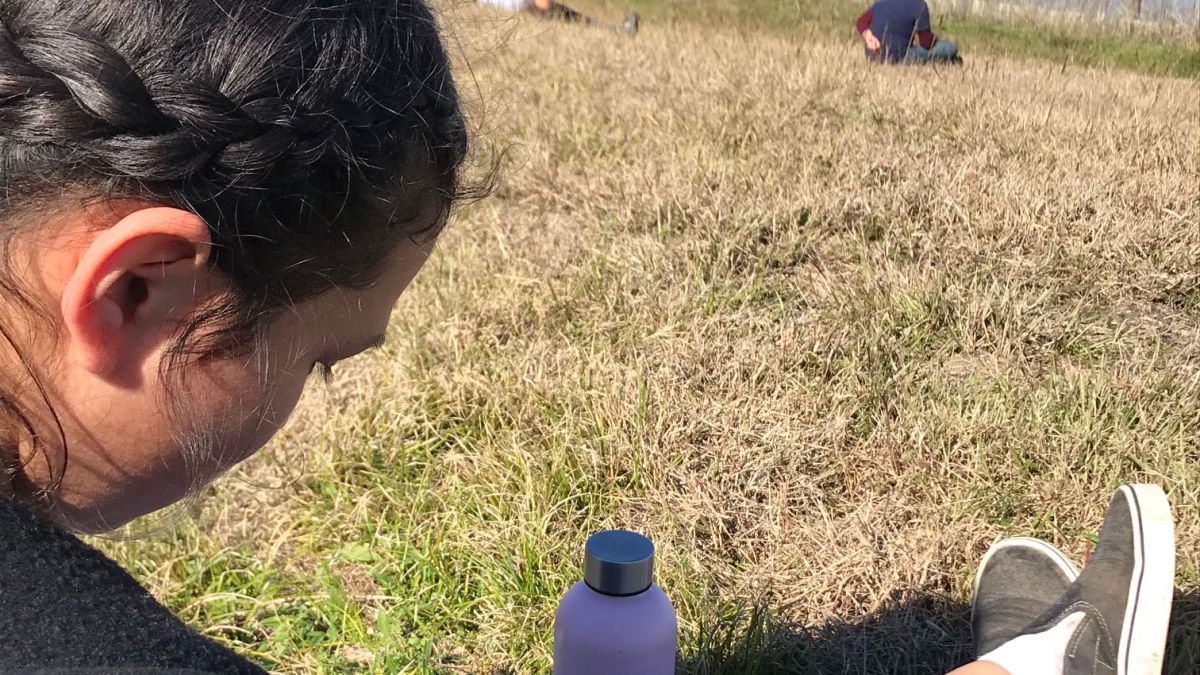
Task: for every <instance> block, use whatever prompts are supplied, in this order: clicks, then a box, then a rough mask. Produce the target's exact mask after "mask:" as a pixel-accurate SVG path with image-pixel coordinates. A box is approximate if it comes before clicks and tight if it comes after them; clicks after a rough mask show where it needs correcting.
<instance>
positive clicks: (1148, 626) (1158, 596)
mask: <svg viewBox="0 0 1200 675" xmlns="http://www.w3.org/2000/svg"><path fill="white" fill-rule="evenodd" d="M1120 492H1121V493H1122V494H1123V495H1124V496H1125V499H1126V502H1127V504H1128V506H1129V512H1130V514H1131V515H1132V516H1133V517H1132V518H1131V519H1130V520H1131V521H1132V522H1133V529H1134V533H1133V534H1134V543H1135V544H1136V548H1135V549H1134V563H1135V569H1134V573H1133V575H1132V578H1131V579H1130V582H1129V596H1130V598H1131V599H1132V602H1130V603H1129V604H1128V605H1126V607H1125V623H1124V626H1125V627H1126V629H1125V630H1124V631H1122V634H1121V644H1120V650H1119V651H1118V653H1117V664H1118V667H1117V673H1118V675H1159V674H1160V673H1162V662H1163V651H1164V650H1165V647H1166V642H1167V625H1168V624H1169V623H1170V620H1171V602H1172V601H1173V600H1174V596H1175V522H1174V520H1173V519H1172V517H1171V505H1170V503H1169V502H1167V496H1166V494H1164V493H1163V491H1162V488H1160V487H1158V486H1157V485H1123V486H1121V490H1120Z"/></svg>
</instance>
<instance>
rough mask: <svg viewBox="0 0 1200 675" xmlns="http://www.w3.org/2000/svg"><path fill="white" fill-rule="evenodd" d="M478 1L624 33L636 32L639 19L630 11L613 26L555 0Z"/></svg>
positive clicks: (636, 14) (514, 10)
mask: <svg viewBox="0 0 1200 675" xmlns="http://www.w3.org/2000/svg"><path fill="white" fill-rule="evenodd" d="M479 3H480V4H481V5H488V6H491V7H499V8H500V9H506V10H508V11H510V12H529V13H530V14H536V15H538V16H540V17H543V18H546V19H557V20H559V21H566V22H568V23H582V24H584V25H586V26H596V27H598V28H607V29H609V30H615V31H621V32H624V33H625V34H626V35H635V34H637V32H638V24H639V23H640V20H641V19H640V17H639V16H638V13H637V12H630V13H629V15H628V16H626V17H625V21H624V22H622V23H621V25H620V26H614V25H613V24H611V23H608V22H606V21H601V20H599V19H594V18H592V17H590V16H587V15H585V14H581V13H580V12H577V11H575V10H573V9H571V8H570V7H567V6H566V5H564V4H562V3H559V2H556V1H555V0H479Z"/></svg>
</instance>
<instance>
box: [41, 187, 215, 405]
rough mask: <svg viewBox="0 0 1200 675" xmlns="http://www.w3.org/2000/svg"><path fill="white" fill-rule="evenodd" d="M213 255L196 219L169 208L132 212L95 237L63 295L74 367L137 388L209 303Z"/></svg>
mask: <svg viewBox="0 0 1200 675" xmlns="http://www.w3.org/2000/svg"><path fill="white" fill-rule="evenodd" d="M211 248H212V244H211V240H210V238H209V234H208V228H207V227H206V226H205V225H204V223H203V222H202V221H201V220H200V218H199V217H198V216H196V215H195V214H192V213H188V212H186V211H182V210H179V209H173V208H166V207H153V208H146V209H139V210H137V211H133V212H131V213H129V214H128V215H126V216H124V217H123V218H121V219H120V220H119V221H117V222H116V223H115V224H113V225H112V226H111V227H108V228H107V229H104V230H102V231H100V232H99V233H98V234H96V235H95V238H94V239H93V240H92V242H91V243H90V244H88V245H87V247H86V249H85V250H84V251H83V253H82V254H81V256H80V257H79V259H78V262H77V263H76V264H75V267H74V269H73V270H72V271H71V273H70V276H69V279H68V281H67V284H66V286H65V287H64V289H63V295H62V306H61V310H62V314H63V320H64V324H65V325H66V328H67V333H68V336H69V339H70V345H69V346H68V353H69V354H70V355H71V357H72V358H73V360H74V361H75V362H77V363H79V364H80V365H82V366H83V367H85V368H87V369H88V370H89V371H91V372H93V373H95V374H97V375H101V376H104V377H106V378H109V379H113V380H123V381H126V382H128V383H130V384H132V383H133V382H134V381H135V380H136V378H139V377H140V374H141V371H142V368H141V366H142V362H143V361H144V360H145V359H146V358H147V357H149V356H150V355H151V354H152V353H154V351H155V349H156V348H157V347H159V346H161V345H162V343H163V342H164V341H165V340H167V339H170V337H172V336H173V334H174V331H175V330H176V329H177V328H178V326H179V323H180V322H181V321H182V320H183V319H184V318H185V317H186V316H187V314H188V313H190V312H191V311H192V310H193V309H195V307H196V306H197V304H199V302H201V301H202V300H203V299H204V297H206V296H207V294H208V292H209V288H210V286H211V277H212V274H211V273H210V272H209V270H208V261H209V254H210V252H211Z"/></svg>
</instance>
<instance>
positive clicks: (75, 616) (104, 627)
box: [0, 497, 265, 675]
mask: <svg viewBox="0 0 1200 675" xmlns="http://www.w3.org/2000/svg"><path fill="white" fill-rule="evenodd" d="M0 635H2V636H4V637H3V640H4V642H3V647H2V648H0V672H3V673H38V674H41V675H50V674H51V673H53V674H54V675H66V674H68V673H80V674H87V675H99V674H101V673H103V674H105V675H114V674H117V673H120V674H129V675H135V674H136V675H149V674H150V673H155V674H162V675H166V674H171V675H184V674H185V673H186V674H188V675H196V674H197V673H204V672H212V673H222V674H233V675H240V674H253V675H262V674H263V673H264V672H265V671H263V670H262V669H261V668H259V667H257V666H255V665H254V664H252V663H250V662H249V661H247V660H245V659H243V658H242V657H240V656H238V655H237V654H235V653H233V652H231V651H229V650H228V649H225V648H224V647H222V646H220V645H218V644H217V643H215V642H213V641H212V640H209V639H207V638H204V637H203V636H201V635H199V634H197V633H196V632H195V631H193V630H192V629H190V628H189V627H188V626H187V625H186V624H184V623H183V622H182V621H180V620H179V619H177V618H175V617H174V616H173V615H172V614H171V613H170V612H169V611H168V610H167V608H165V607H163V606H162V605H160V604H159V603H158V602H156V601H155V600H154V598H152V597H151V596H150V594H149V593H148V592H147V591H146V589H144V588H142V586H141V585H139V584H138V583H137V582H136V581H134V579H133V577H131V576H129V574H128V573H126V572H125V570H123V569H121V567H120V566H118V565H117V564H116V563H114V562H113V561H111V560H109V559H108V558H106V557H104V556H103V555H102V554H101V553H100V552H99V551H97V550H95V549H94V548H92V547H90V546H88V545H87V544H85V543H83V542H82V541H80V540H79V539H78V538H76V537H74V536H72V535H70V534H68V533H66V532H64V531H62V530H61V529H59V528H58V527H56V526H54V525H53V524H51V523H48V522H46V521H44V520H41V519H39V518H38V517H36V516H34V515H33V514H31V513H29V512H28V511H26V510H25V509H23V508H21V507H20V506H17V505H16V504H14V503H13V502H11V501H10V500H8V499H5V498H3V497H0Z"/></svg>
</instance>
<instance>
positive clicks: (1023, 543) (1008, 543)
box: [971, 537, 1079, 623]
mask: <svg viewBox="0 0 1200 675" xmlns="http://www.w3.org/2000/svg"><path fill="white" fill-rule="evenodd" d="M1014 546H1019V547H1022V548H1032V549H1037V550H1038V551H1041V552H1042V553H1044V554H1045V555H1046V557H1047V558H1050V559H1051V560H1052V561H1054V563H1055V564H1056V565H1058V568H1059V571H1061V572H1062V573H1063V576H1064V577H1066V578H1067V582H1068V583H1070V582H1072V581H1075V577H1078V576H1079V568H1077V567H1075V565H1074V564H1072V563H1071V561H1070V560H1068V559H1067V556H1065V555H1063V553H1062V551H1060V550H1058V549H1057V548H1054V547H1053V546H1051V545H1050V544H1047V543H1046V542H1044V541H1042V540H1041V539H1035V538H1033V537H1010V538H1008V539H1002V540H1000V541H998V542H996V543H995V544H992V546H991V548H989V549H988V550H987V553H984V554H983V560H980V561H979V569H977V570H975V585H974V586H973V587H971V622H972V623H974V622H975V593H976V592H977V591H978V590H979V581H980V579H982V578H983V571H984V570H985V569H987V566H988V562H990V561H991V559H992V556H993V555H996V553H998V552H999V551H1002V550H1004V549H1006V548H1012V547H1014Z"/></svg>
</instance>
